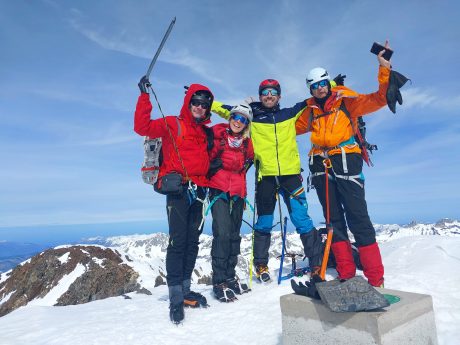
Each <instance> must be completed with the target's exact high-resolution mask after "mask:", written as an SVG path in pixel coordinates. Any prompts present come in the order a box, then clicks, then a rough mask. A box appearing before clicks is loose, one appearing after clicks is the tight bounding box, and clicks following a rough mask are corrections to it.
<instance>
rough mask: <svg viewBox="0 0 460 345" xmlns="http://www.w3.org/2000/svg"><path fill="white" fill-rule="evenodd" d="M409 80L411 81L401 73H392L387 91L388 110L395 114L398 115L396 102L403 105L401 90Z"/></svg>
mask: <svg viewBox="0 0 460 345" xmlns="http://www.w3.org/2000/svg"><path fill="white" fill-rule="evenodd" d="M408 80H410V79H408V78H406V77H405V76H403V75H402V74H401V73H399V72H396V71H393V70H392V71H391V72H390V81H389V83H388V89H387V104H388V108H390V110H391V111H392V112H393V113H394V114H396V101H397V102H398V103H399V104H400V105H402V103H403V99H402V96H401V92H400V91H399V89H400V88H402V87H403V86H404V84H405V83H406V82H407V81H408Z"/></svg>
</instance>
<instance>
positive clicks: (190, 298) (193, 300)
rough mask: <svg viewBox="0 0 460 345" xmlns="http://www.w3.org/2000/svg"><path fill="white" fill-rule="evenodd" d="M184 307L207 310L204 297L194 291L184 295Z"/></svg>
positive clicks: (206, 302)
mask: <svg viewBox="0 0 460 345" xmlns="http://www.w3.org/2000/svg"><path fill="white" fill-rule="evenodd" d="M184 305H185V306H186V307H190V308H199V307H202V308H207V307H208V306H209V305H208V301H207V300H206V297H204V296H203V295H202V294H200V293H199V292H195V291H190V292H189V293H188V294H186V295H184Z"/></svg>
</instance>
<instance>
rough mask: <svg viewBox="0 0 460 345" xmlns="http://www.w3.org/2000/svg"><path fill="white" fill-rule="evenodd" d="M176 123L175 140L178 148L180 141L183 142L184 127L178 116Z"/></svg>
mask: <svg viewBox="0 0 460 345" xmlns="http://www.w3.org/2000/svg"><path fill="white" fill-rule="evenodd" d="M176 122H177V139H176V145H177V147H179V146H180V145H181V144H182V141H184V136H185V125H184V121H182V120H181V119H179V117H178V116H176Z"/></svg>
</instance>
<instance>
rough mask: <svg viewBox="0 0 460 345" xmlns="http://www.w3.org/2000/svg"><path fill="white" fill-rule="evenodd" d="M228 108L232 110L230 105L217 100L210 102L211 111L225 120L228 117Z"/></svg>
mask: <svg viewBox="0 0 460 345" xmlns="http://www.w3.org/2000/svg"><path fill="white" fill-rule="evenodd" d="M230 110H232V106H230V105H227V104H223V103H222V102H218V101H214V102H212V106H211V111H212V112H213V113H215V114H217V115H219V116H220V117H223V118H224V119H226V120H228V119H229V118H230Z"/></svg>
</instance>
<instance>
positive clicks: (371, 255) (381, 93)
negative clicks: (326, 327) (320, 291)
mask: <svg viewBox="0 0 460 345" xmlns="http://www.w3.org/2000/svg"><path fill="white" fill-rule="evenodd" d="M385 47H386V48H389V46H388V42H386V44H385ZM384 52H385V51H382V52H381V53H380V54H379V55H378V56H377V59H378V62H379V65H380V67H379V73H378V81H379V89H378V91H376V92H374V93H371V94H359V93H357V92H355V91H353V90H351V89H349V88H347V87H345V86H336V87H332V88H331V84H330V80H331V79H330V77H329V74H328V72H327V71H326V70H325V69H324V68H321V67H317V68H314V69H312V70H311V71H310V72H309V73H308V76H307V86H308V87H309V88H310V93H311V95H312V96H313V97H312V98H309V99H307V100H306V103H307V107H306V108H305V110H304V112H303V113H302V115H301V116H300V117H299V119H298V120H297V122H296V131H297V134H303V133H306V132H308V131H310V132H311V137H310V140H311V143H312V148H311V150H310V152H309V154H308V155H309V167H310V172H311V176H312V184H313V186H314V187H315V189H316V192H317V195H318V198H319V200H320V203H321V206H322V207H323V213H324V216H325V217H326V182H325V178H324V177H325V176H324V174H325V167H324V165H323V161H324V160H325V159H326V158H329V159H330V161H331V163H332V168H331V169H329V174H330V175H329V177H330V178H329V207H330V222H331V224H332V227H333V229H334V235H333V239H332V245H331V249H332V252H333V253H334V256H335V259H336V262H337V266H336V269H337V272H338V278H339V279H340V280H346V279H350V278H352V277H354V276H355V273H356V266H355V262H354V260H353V254H352V248H351V244H350V240H349V239H348V234H347V225H348V228H349V229H350V231H351V232H352V233H353V235H354V237H355V241H356V244H357V246H358V250H359V255H360V259H361V263H362V266H363V272H364V275H365V276H366V278H367V279H368V282H369V283H370V284H371V285H373V286H383V281H384V278H383V276H384V268H383V264H382V258H381V255H380V250H379V247H378V244H377V242H376V238H375V229H374V227H373V225H372V222H371V220H370V217H369V214H368V211H367V204H366V200H365V194H364V175H363V173H362V167H363V158H362V156H361V148H360V146H359V144H358V142H357V141H356V139H355V133H356V131H357V122H358V117H360V116H363V115H367V114H369V113H372V112H375V111H377V110H379V109H380V108H382V107H383V106H385V105H386V104H387V100H386V92H387V88H388V82H389V76H390V71H391V64H390V61H387V60H385V59H384V58H383V56H382V55H383V53H384Z"/></svg>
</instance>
